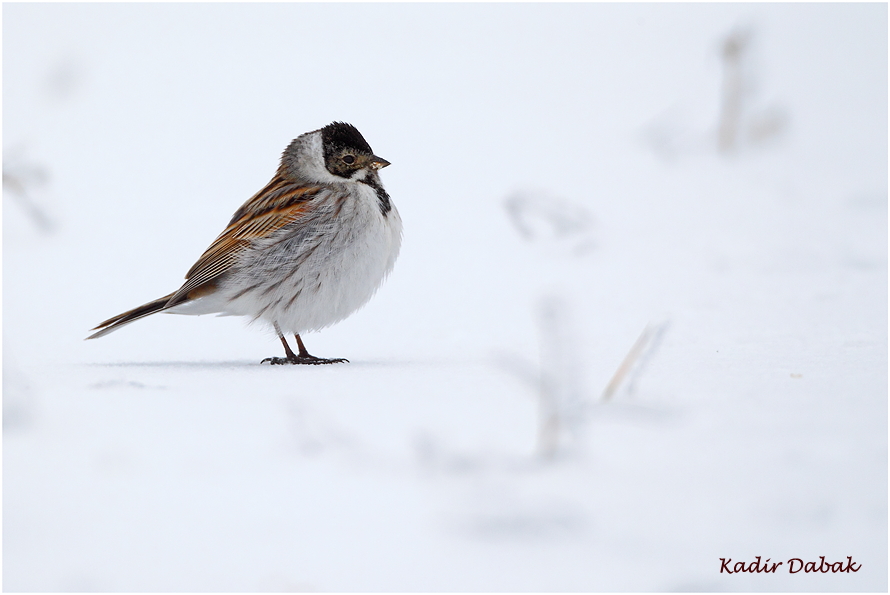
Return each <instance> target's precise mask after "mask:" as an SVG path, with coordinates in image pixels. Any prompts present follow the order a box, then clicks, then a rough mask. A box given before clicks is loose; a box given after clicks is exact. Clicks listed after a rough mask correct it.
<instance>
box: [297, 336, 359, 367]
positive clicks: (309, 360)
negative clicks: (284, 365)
mask: <svg viewBox="0 0 890 595" xmlns="http://www.w3.org/2000/svg"><path fill="white" fill-rule="evenodd" d="M294 338H295V339H296V340H297V348H298V349H299V350H300V355H299V357H298V359H299V360H300V361H298V362H294V363H299V364H339V363H342V362H349V360H348V359H344V358H342V357H336V358H334V359H324V358H321V357H315V356H314V355H309V352H308V351H306V346H305V345H303V339H301V338H300V335H296V334H295V335H294Z"/></svg>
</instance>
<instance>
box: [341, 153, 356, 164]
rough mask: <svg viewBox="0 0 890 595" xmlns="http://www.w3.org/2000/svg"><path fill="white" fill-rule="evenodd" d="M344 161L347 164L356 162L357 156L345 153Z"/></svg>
mask: <svg viewBox="0 0 890 595" xmlns="http://www.w3.org/2000/svg"><path fill="white" fill-rule="evenodd" d="M343 163H345V164H347V165H352V164H353V163H355V156H354V155H343Z"/></svg>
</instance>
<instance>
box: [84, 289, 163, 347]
mask: <svg viewBox="0 0 890 595" xmlns="http://www.w3.org/2000/svg"><path fill="white" fill-rule="evenodd" d="M172 297H173V294H172V293H171V294H169V295H165V296H164V297H162V298H158V299H156V300H155V301H153V302H148V303H147V304H143V305H141V306H139V307H138V308H133V309H132V310H128V311H127V312H124V313H123V314H118V315H117V316H115V317H113V318H109V319H108V320H106V321H105V322H103V323H101V324H99V325H98V326H97V327H96V328H94V329H92V330H94V331H99V332H97V333H93V334H92V335H90V336H89V337H87V339H98V338H99V337H104V336H105V335H107V334H108V333H110V332H112V331H116V330H117V329H119V328H120V327H122V326H124V325H127V324H130V323H131V322H133V321H135V320H139V319H140V318H145V317H146V316H148V315H150V314H154V313H155V312H160V311H162V310H164V309H166V308H167V303H168V302H169V301H170V298H172Z"/></svg>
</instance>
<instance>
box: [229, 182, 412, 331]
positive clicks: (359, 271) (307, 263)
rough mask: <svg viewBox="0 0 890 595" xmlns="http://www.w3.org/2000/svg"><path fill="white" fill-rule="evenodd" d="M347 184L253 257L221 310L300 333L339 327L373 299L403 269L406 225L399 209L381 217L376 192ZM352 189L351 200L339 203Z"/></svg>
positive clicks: (236, 273) (234, 278)
mask: <svg viewBox="0 0 890 595" xmlns="http://www.w3.org/2000/svg"><path fill="white" fill-rule="evenodd" d="M339 186H340V189H339V190H332V191H327V192H325V193H323V194H320V195H319V196H317V197H316V198H315V199H313V202H315V201H318V206H314V208H313V210H312V213H311V214H310V215H308V216H307V217H306V218H305V219H302V220H300V221H299V222H298V223H296V224H292V225H291V226H287V227H285V228H283V229H281V230H280V231H278V232H276V233H275V234H274V235H273V236H271V237H270V238H268V239H265V240H262V241H259V242H256V243H255V244H254V245H253V246H252V247H251V249H250V250H249V251H247V252H246V253H245V256H244V257H243V259H242V260H241V262H240V263H239V265H238V266H237V267H235V268H234V269H233V271H232V274H231V275H230V276H229V278H228V279H227V280H226V283H225V286H224V287H221V288H220V289H221V291H220V292H219V293H218V294H217V295H216V296H213V297H214V298H217V299H214V300H213V301H214V302H216V305H217V306H218V307H219V309H220V310H221V311H223V312H224V313H225V314H233V315H246V316H251V317H253V318H255V319H262V320H266V321H268V322H270V323H277V324H278V326H279V327H280V328H281V330H282V332H284V333H291V334H292V333H303V332H307V331H313V330H319V329H322V328H324V327H326V326H329V325H331V324H334V323H335V322H339V321H340V320H343V319H344V318H346V317H347V316H349V315H350V314H352V313H353V312H355V311H356V310H357V309H359V308H360V307H362V306H363V305H365V304H366V303H367V302H368V300H370V299H371V296H373V295H374V292H375V291H376V290H377V288H378V287H379V286H380V284H381V282H382V281H383V279H384V278H385V277H386V275H387V274H389V272H390V271H391V270H392V268H393V265H394V264H395V260H396V257H397V256H398V253H399V247H400V245H401V236H402V220H401V218H400V217H399V213H398V211H397V210H396V208H395V206H394V205H393V206H392V209H391V210H390V211H389V212H388V213H387V214H386V215H384V214H383V213H382V212H381V210H380V207H379V204H378V200H377V195H376V193H375V192H374V190H373V189H372V188H370V187H369V186H367V185H365V184H361V183H355V182H348V183H345V184H340V185H339ZM344 189H346V190H347V191H348V194H349V196H348V197H346V198H344V199H341V200H340V202H339V203H338V200H337V198H336V197H337V195H338V194H340V195H341V196H342V192H343V190H344ZM338 209H339V212H338ZM335 213H336V214H335Z"/></svg>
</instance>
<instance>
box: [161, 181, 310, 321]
mask: <svg viewBox="0 0 890 595" xmlns="http://www.w3.org/2000/svg"><path fill="white" fill-rule="evenodd" d="M319 192H321V187H319V186H307V185H305V184H301V183H297V182H293V181H289V180H287V179H285V178H284V177H283V176H281V175H277V176H276V177H274V178H272V181H270V182H269V183H268V184H267V185H266V186H265V188H263V189H262V190H260V191H259V192H257V193H256V194H255V195H254V196H253V197H252V198H251V199H250V200H248V201H247V202H246V203H244V205H243V206H242V207H241V208H240V209H238V210H237V211H236V212H235V215H234V216H233V217H232V220H231V221H230V222H229V225H228V227H226V229H225V231H223V232H222V233H221V234H220V235H219V237H218V238H216V240H214V242H213V243H212V244H210V247H209V248H207V250H206V251H205V252H204V254H202V255H201V257H200V258H199V259H198V261H197V262H196V263H195V264H194V265H193V266H192V268H191V269H189V272H188V273H186V276H185V278H186V282H185V284H184V285H183V286H182V287H181V288H179V291H177V292H176V293H174V294H173V296H172V297H171V298H170V301H168V302H167V305H166V307H171V306H175V305H176V304H178V303H181V302H184V301H186V300H187V299H188V295H189V293H191V292H192V291H195V290H196V289H198V288H200V287H202V286H204V285H207V284H209V283H212V282H214V281H215V280H216V279H217V278H219V277H220V276H221V275H223V274H225V273H226V272H227V271H228V270H229V269H230V268H231V267H232V266H233V265H234V264H236V263H237V262H238V260H239V256H240V254H241V253H242V252H243V251H244V250H247V249H248V248H249V247H250V244H251V242H252V241H254V240H257V239H261V238H266V237H269V236H270V235H272V234H273V233H275V232H276V231H278V230H279V229H281V228H282V227H284V226H285V225H288V224H290V223H293V222H294V221H296V220H297V219H300V218H301V217H304V216H305V215H306V214H307V212H308V211H310V210H311V208H312V199H313V198H314V197H315V196H316V195H317V194H318V193H319Z"/></svg>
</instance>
